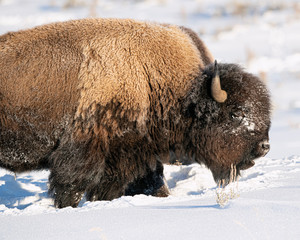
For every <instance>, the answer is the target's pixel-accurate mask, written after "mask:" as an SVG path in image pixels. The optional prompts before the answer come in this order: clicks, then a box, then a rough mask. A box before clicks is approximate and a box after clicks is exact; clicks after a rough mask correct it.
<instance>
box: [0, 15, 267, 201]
mask: <svg viewBox="0 0 300 240" xmlns="http://www.w3.org/2000/svg"><path fill="white" fill-rule="evenodd" d="M212 61H213V57H212V55H211V54H210V52H209V51H208V49H207V48H206V47H205V45H204V43H203V42H202V41H201V40H200V39H199V38H198V37H197V35H196V34H195V33H194V32H193V31H192V30H190V29H187V28H184V27H177V26H173V25H164V24H157V23H145V22H138V21H133V20H119V19H85V20H77V21H69V22H65V23H55V24H50V25H44V26H40V27H36V28H33V29H30V30H25V31H19V32H14V33H8V34H5V35H3V36H0V167H4V168H7V169H10V170H12V171H15V172H22V171H27V170H33V169H39V168H50V170H51V174H50V177H49V182H50V189H49V192H50V194H52V195H53V196H54V198H55V205H56V206H57V207H65V206H73V207H75V206H77V204H78V202H79V201H80V199H81V197H82V195H83V194H84V193H85V194H86V198H87V200H110V199H113V198H116V197H119V196H121V195H123V194H128V195H134V194H137V193H144V194H151V195H155V196H167V195H168V189H167V187H166V185H165V183H164V179H163V166H162V163H161V160H162V159H167V158H168V156H169V151H175V152H176V150H178V151H180V152H183V154H184V155H189V158H193V157H194V158H195V160H196V161H198V162H200V163H204V164H206V166H208V167H209V168H210V169H211V170H212V172H213V174H214V177H215V179H216V180H219V179H220V178H228V176H229V175H228V169H229V167H230V165H231V164H232V163H233V164H236V165H237V166H240V169H244V168H246V167H245V166H248V165H249V164H250V163H251V161H252V159H253V158H256V157H257V156H261V155H262V154H264V153H265V151H262V149H261V148H262V145H259V144H260V143H261V142H262V141H264V140H265V139H267V132H268V127H269V124H270V120H269V100H268V99H269V98H268V94H267V92H266V90H265V87H264V86H263V84H262V83H261V82H260V81H259V80H258V79H256V78H255V77H254V76H252V75H249V74H248V75H247V74H246V73H244V72H243V71H242V70H241V69H240V68H238V67H237V66H235V65H222V64H220V65H219V66H220V78H221V81H222V86H223V85H225V86H224V89H225V90H226V91H227V93H228V95H229V97H228V100H226V102H225V103H224V104H220V103H216V102H215V101H214V99H213V98H212V96H211V95H210V83H211V78H212V76H213V75H214V74H215V71H214V67H213V66H214V65H213V64H211V63H212ZM227 69H228V71H229V72H227ZM223 78H224V79H223ZM231 79H232V80H231ZM241 79H242V80H241ZM244 80H245V82H244ZM223 81H224V84H223ZM239 81H240V82H239ZM244 88H246V91H245V90H244ZM252 88H253V89H254V90H251V91H249V89H252ZM260 89H261V91H259V90H260ZM255 91H258V92H257V93H256V92H255ZM249 92H251V93H252V96H250V97H249ZM258 93H259V95H258ZM252 99H257V103H253V100H252ZM256 105H257V107H253V109H251V108H252V106H256ZM260 106H262V108H261V109H260ZM239 108H242V109H243V111H244V110H245V111H246V110H247V111H248V115H247V118H246V120H244V121H242V119H243V118H241V119H240V121H241V123H242V124H243V123H245V121H246V122H247V121H248V122H250V124H254V125H255V126H251V127H248V128H247V126H246V127H245V126H242V125H241V126H235V125H234V124H233V123H232V122H231V120H229V119H228V116H227V115H230V114H236V113H235V110H233V109H239ZM258 114H261V115H262V116H258ZM245 116H246V115H245ZM260 122H261V123H260ZM244 125H245V124H244ZM258 126H261V127H259V128H258ZM252 128H253V129H255V130H256V132H255V133H253V134H254V135H253V137H249V138H250V140H247V141H246V138H247V139H248V137H246V138H245V139H244V137H240V138H239V136H240V135H241V136H244V135H245V134H246V133H247V134H249V131H250V130H251V129H252ZM223 130H224V131H223ZM248 130H249V131H248ZM230 131H231V132H230ZM232 132H235V134H237V135H238V137H236V136H233V134H232ZM247 134H246V135H247ZM251 134H252V133H251ZM251 134H250V135H251ZM229 136H230V137H229ZM247 136H248V135H247ZM233 137H234V138H236V139H239V140H236V141H237V142H236V143H235V145H234V144H233V143H232V144H231V141H230V138H233ZM215 139H216V141H215ZM224 141H225V142H224ZM232 142H234V141H232ZM227 144H229V147H228V149H227ZM249 144H250V145H251V146H250V145H249ZM250 165H251V164H250ZM238 170H239V169H238Z"/></svg>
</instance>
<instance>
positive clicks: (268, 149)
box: [259, 140, 270, 155]
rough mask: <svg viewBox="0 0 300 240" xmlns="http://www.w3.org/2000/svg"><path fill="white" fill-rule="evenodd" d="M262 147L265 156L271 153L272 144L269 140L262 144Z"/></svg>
mask: <svg viewBox="0 0 300 240" xmlns="http://www.w3.org/2000/svg"><path fill="white" fill-rule="evenodd" d="M259 145H260V147H261V148H262V150H263V151H264V153H265V155H266V154H267V153H268V152H269V151H270V143H269V141H268V140H265V141H262V142H260V144H259Z"/></svg>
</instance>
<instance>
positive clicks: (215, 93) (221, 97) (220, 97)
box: [211, 60, 227, 103]
mask: <svg viewBox="0 0 300 240" xmlns="http://www.w3.org/2000/svg"><path fill="white" fill-rule="evenodd" d="M211 95H212V97H213V99H214V100H215V101H216V102H218V103H223V102H225V101H226V99H227V93H226V91H224V90H222V89H221V82H220V76H219V70H218V63H217V60H215V67H214V74H213V78H212V82H211Z"/></svg>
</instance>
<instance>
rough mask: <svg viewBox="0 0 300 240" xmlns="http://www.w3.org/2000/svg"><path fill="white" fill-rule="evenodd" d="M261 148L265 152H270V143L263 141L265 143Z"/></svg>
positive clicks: (262, 143)
mask: <svg viewBox="0 0 300 240" xmlns="http://www.w3.org/2000/svg"><path fill="white" fill-rule="evenodd" d="M261 147H262V148H263V149H264V150H269V149H270V143H269V142H268V141H263V142H261Z"/></svg>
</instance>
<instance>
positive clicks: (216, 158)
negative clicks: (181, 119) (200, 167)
mask: <svg viewBox="0 0 300 240" xmlns="http://www.w3.org/2000/svg"><path fill="white" fill-rule="evenodd" d="M215 79H217V85H218V86H217V87H216V88H219V90H218V89H217V90H214V89H213V88H215V86H214V85H215V84H216V83H215V81H216V80H215ZM201 81H203V82H202V84H201V87H200V88H202V90H201V89H199V88H198V93H196V94H194V95H192V96H191V98H192V100H191V101H192V102H193V103H194V105H193V107H191V105H190V106H189V111H190V112H191V111H192V113H190V114H193V115H194V116H195V118H196V119H197V120H196V121H195V123H194V127H193V128H192V129H193V130H192V133H191V135H192V137H191V139H192V140H191V141H192V143H191V145H193V146H194V147H195V148H196V149H197V150H196V154H195V157H196V159H195V160H196V161H198V162H200V163H204V164H205V165H206V166H207V167H208V168H209V169H210V170H211V171H212V173H213V177H214V179H215V181H216V182H218V181H220V180H225V183H228V182H229V178H230V171H231V168H232V166H235V167H236V170H237V174H240V171H241V170H245V169H248V168H250V167H252V166H253V165H254V164H255V163H254V159H257V158H259V157H262V156H264V155H266V154H267V153H268V151H269V149H270V145H269V135H268V132H269V128H270V97H269V93H268V91H267V89H266V87H265V85H264V84H263V83H262V82H261V81H260V80H259V79H258V78H257V77H255V76H253V75H251V74H249V73H246V72H244V71H243V70H242V69H241V68H240V67H238V66H237V65H234V64H218V65H217V64H215V65H210V66H208V67H207V68H206V69H205V70H204V72H203V75H202V80H201ZM221 88H222V89H221ZM207 89H209V90H207ZM218 91H219V93H218ZM197 96H198V97H197ZM199 96H202V97H203V96H204V98H206V99H209V97H210V98H213V100H210V101H209V100H208V101H206V100H203V98H202V99H201V97H199ZM193 98H194V99H193ZM197 98H198V99H197ZM199 129H200V130H199Z"/></svg>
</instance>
